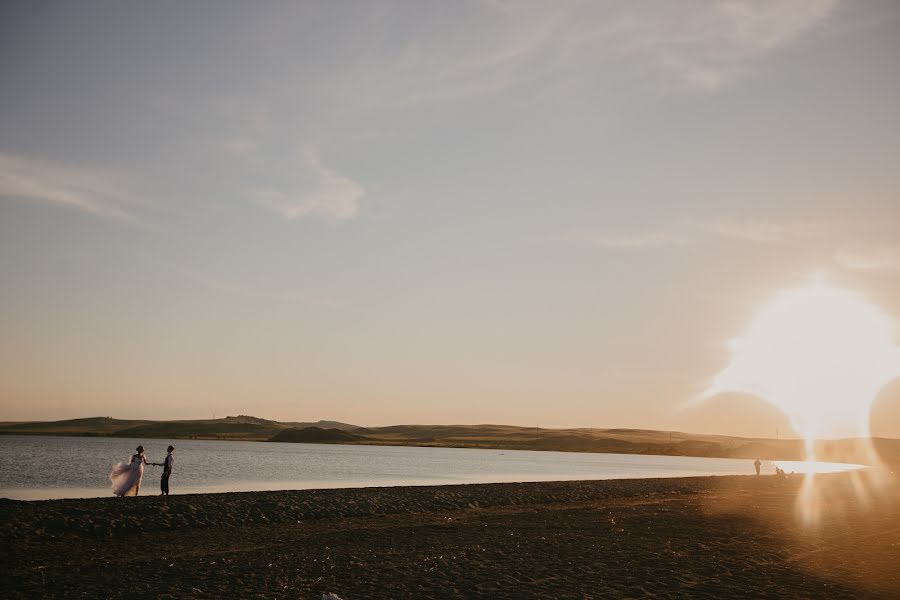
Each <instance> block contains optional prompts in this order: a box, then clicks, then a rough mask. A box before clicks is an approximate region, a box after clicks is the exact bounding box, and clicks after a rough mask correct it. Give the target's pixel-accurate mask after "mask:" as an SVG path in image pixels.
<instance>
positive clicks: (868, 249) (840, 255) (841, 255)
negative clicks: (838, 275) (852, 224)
mask: <svg viewBox="0 0 900 600" xmlns="http://www.w3.org/2000/svg"><path fill="white" fill-rule="evenodd" d="M835 259H836V260H837V262H838V264H840V265H841V266H843V267H846V268H848V269H859V270H865V271H897V270H900V243H896V242H890V243H880V244H859V243H857V244H847V245H845V246H842V247H841V248H839V249H838V251H837V252H836V253H835Z"/></svg>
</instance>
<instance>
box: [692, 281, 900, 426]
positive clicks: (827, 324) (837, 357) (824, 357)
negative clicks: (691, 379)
mask: <svg viewBox="0 0 900 600" xmlns="http://www.w3.org/2000/svg"><path fill="white" fill-rule="evenodd" d="M730 347H731V350H732V360H731V363H730V364H729V365H728V367H726V368H725V370H723V371H722V372H721V373H719V375H717V376H716V378H715V379H714V381H713V383H712V385H711V386H710V388H709V389H708V390H707V391H706V393H705V394H704V396H705V397H709V396H713V395H715V394H719V393H723V392H742V393H748V394H753V395H755V396H758V397H759V398H761V399H763V400H765V401H767V402H769V403H771V404H773V405H774V406H776V407H777V408H779V409H780V410H781V411H783V412H784V413H785V415H787V417H788V418H789V419H790V420H791V424H792V425H793V427H794V429H795V430H796V431H797V432H798V433H800V434H801V435H803V436H804V438H805V439H807V440H808V441H810V440H813V439H817V438H837V437H868V435H869V412H870V408H871V404H872V401H873V399H874V398H875V396H876V394H877V393H878V391H879V390H880V389H881V388H882V387H883V386H884V385H886V384H887V383H888V382H890V381H891V380H892V379H894V378H895V377H897V376H900V349H898V347H897V345H896V343H895V341H894V323H893V322H892V320H891V319H890V318H888V317H887V316H886V315H884V314H883V313H881V312H880V311H879V310H878V309H876V308H875V307H873V306H871V305H870V304H868V303H867V302H866V301H865V300H864V299H863V298H862V297H860V296H859V295H858V294H856V293H853V292H850V291H846V290H841V289H836V288H832V287H828V286H826V285H824V284H814V285H811V286H808V287H804V288H799V289H792V290H787V291H784V292H781V293H780V294H778V295H777V296H776V298H775V299H774V300H772V302H770V303H769V304H768V305H767V306H765V307H763V309H762V310H760V312H759V313H758V314H757V316H756V317H755V318H754V319H753V321H752V322H751V324H750V326H749V328H748V329H747V331H746V333H745V334H744V335H743V336H742V337H740V338H738V339H736V340H733V341H732V342H731V344H730Z"/></svg>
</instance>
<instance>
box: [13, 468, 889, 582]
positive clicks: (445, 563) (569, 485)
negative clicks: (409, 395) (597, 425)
mask: <svg viewBox="0 0 900 600" xmlns="http://www.w3.org/2000/svg"><path fill="white" fill-rule="evenodd" d="M817 481H819V482H820V488H819V489H820V490H821V491H822V493H823V496H822V497H824V498H827V502H826V506H825V507H824V510H823V513H822V514H821V518H820V519H819V521H818V522H817V523H815V524H804V523H803V521H802V520H800V519H798V515H797V513H796V510H795V508H796V498H797V495H798V493H799V490H800V484H801V480H800V479H799V478H797V479H792V480H788V481H779V480H776V479H775V477H773V476H764V477H759V478H757V477H753V476H750V477H702V478H685V479H649V480H620V481H590V482H563V483H524V484H492V485H460V486H434V487H415V488H367V489H347V490H309V491H286V492H250V493H233V494H205V495H185V496H177V495H175V496H171V497H170V498H168V499H167V500H163V499H161V498H158V497H139V498H125V499H118V498H109V499H87V500H50V501H43V502H20V501H11V500H0V545H2V554H0V559H2V564H3V566H4V568H3V569H2V575H0V597H4V598H20V597H46V598H56V597H60V598H62V597H73V598H75V597H86V598H106V597H130V598H141V597H161V598H183V597H194V598H229V597H239V598H281V597H283V598H315V599H316V600H318V599H319V598H321V597H322V594H323V593H326V592H334V593H336V594H338V595H339V596H340V597H341V598H344V599H345V600H359V599H363V598H417V599H418V598H477V597H489V598H607V597H609V598H626V597H633V598H640V597H663V598H679V597H684V598H688V597H689V598H722V597H783V598H848V597H854V598H864V597H873V598H877V597H884V598H892V597H893V598H896V597H900V575H898V571H900V503H898V500H897V498H898V494H897V493H896V492H897V489H896V481H895V480H894V479H893V477H891V478H890V480H889V481H888V483H887V484H884V485H883V486H880V487H875V486H873V485H871V483H868V482H865V481H863V482H860V481H858V476H857V479H856V480H854V476H853V475H848V474H836V475H828V476H820V477H818V478H817ZM860 490H862V491H864V492H865V494H864V495H862V496H861V495H860V494H859V492H860Z"/></svg>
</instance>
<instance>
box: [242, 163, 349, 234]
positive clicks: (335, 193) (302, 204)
mask: <svg viewBox="0 0 900 600" xmlns="http://www.w3.org/2000/svg"><path fill="white" fill-rule="evenodd" d="M304 166H305V170H306V171H307V173H308V175H309V179H310V180H311V182H312V183H311V184H307V185H306V186H304V187H305V188H306V189H305V190H303V191H301V190H289V191H285V190H283V189H279V188H274V187H257V188H251V189H249V190H247V196H248V197H249V198H250V199H251V200H252V201H253V202H256V203H257V204H259V205H260V206H264V207H266V208H268V209H269V210H272V211H274V212H276V213H278V214H280V215H281V216H283V217H284V218H286V219H291V220H294V219H301V218H304V217H307V216H313V215H318V216H322V217H325V218H326V219H328V220H330V221H343V220H347V219H352V218H354V217H356V216H357V214H358V213H359V208H360V204H359V201H360V199H361V198H362V197H363V196H364V195H365V189H364V188H363V186H362V185H360V184H359V183H358V182H356V181H354V180H353V179H350V178H349V177H345V176H344V175H341V174H340V173H337V172H335V171H333V170H331V169H329V168H328V167H325V166H324V165H323V164H322V162H321V161H320V160H319V156H318V153H317V151H316V150H315V149H314V148H310V149H307V151H306V152H304Z"/></svg>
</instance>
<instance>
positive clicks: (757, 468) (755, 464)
mask: <svg viewBox="0 0 900 600" xmlns="http://www.w3.org/2000/svg"><path fill="white" fill-rule="evenodd" d="M753 468H754V469H756V474H757V475H759V470H760V468H762V463H761V462H759V459H758V458H757V459H756V460H754V461H753Z"/></svg>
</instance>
